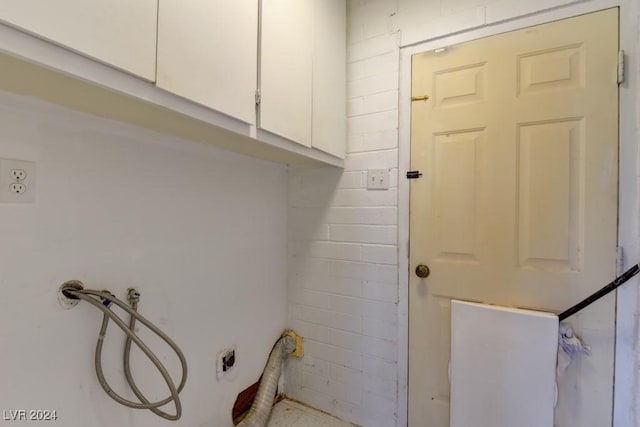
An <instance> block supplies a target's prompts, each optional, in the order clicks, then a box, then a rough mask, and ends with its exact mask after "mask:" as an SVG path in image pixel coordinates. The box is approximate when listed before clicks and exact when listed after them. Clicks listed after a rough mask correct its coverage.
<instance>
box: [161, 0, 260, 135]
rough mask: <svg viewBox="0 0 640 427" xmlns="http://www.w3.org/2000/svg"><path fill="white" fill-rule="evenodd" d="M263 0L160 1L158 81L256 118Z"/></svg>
mask: <svg viewBox="0 0 640 427" xmlns="http://www.w3.org/2000/svg"><path fill="white" fill-rule="evenodd" d="M257 46H258V0H189V1H183V0H160V3H159V16H158V80H157V83H156V84H157V86H158V87H160V88H162V89H164V90H167V91H169V92H172V93H175V94H176V95H179V96H182V97H185V98H188V99H190V100H192V101H194V102H197V103H199V104H202V105H205V106H207V107H210V108H213V109H215V110H217V111H220V112H222V113H225V114H228V115H230V116H233V117H236V118H238V119H240V120H243V121H245V122H247V123H251V124H254V123H255V91H256V85H257V66H258V65H257V55H258V53H257V49H258V47H257Z"/></svg>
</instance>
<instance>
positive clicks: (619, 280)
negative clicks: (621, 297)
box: [558, 264, 640, 322]
mask: <svg viewBox="0 0 640 427" xmlns="http://www.w3.org/2000/svg"><path fill="white" fill-rule="evenodd" d="M639 272H640V265H638V264H636V265H634V266H633V267H631V268H630V269H628V270H627V271H625V272H624V273H622V274H621V275H620V276H618V277H616V278H615V279H614V280H613V282H611V283H609V284H608V285H607V286H605V287H604V288H602V289H600V290H599V291H598V292H596V293H594V294H593V295H590V296H588V297H587V298H585V299H583V300H582V301H580V302H579V303H577V304H576V305H574V306H573V307H571V308H569V309H567V310H565V311H563V312H562V313H560V314H558V319H560V321H561V322H562V321H563V320H564V319H566V318H567V317H569V316H572V315H574V314H576V313H577V312H579V311H580V310H582V309H583V308H585V307H588V306H590V305H591V304H593V303H594V302H596V301H598V300H599V299H600V298H602V297H603V296H605V295H607V294H608V293H609V292H612V291H615V290H616V289H617V288H618V287H619V286H621V285H623V284H624V283H625V282H626V281H628V280H629V279H631V278H632V277H633V276H635V275H636V274H638V273H639Z"/></svg>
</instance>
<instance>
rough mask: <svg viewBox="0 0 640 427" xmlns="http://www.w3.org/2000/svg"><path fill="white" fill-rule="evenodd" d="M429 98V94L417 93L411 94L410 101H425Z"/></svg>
mask: <svg viewBox="0 0 640 427" xmlns="http://www.w3.org/2000/svg"><path fill="white" fill-rule="evenodd" d="M428 99H429V95H417V96H412V97H411V101H426V100H428Z"/></svg>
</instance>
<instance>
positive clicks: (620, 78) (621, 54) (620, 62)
mask: <svg viewBox="0 0 640 427" xmlns="http://www.w3.org/2000/svg"><path fill="white" fill-rule="evenodd" d="M624 56H625V55H624V50H620V51H618V84H619V85H621V84H622V83H624V77H625V75H624V71H625V70H624V66H625V58H624Z"/></svg>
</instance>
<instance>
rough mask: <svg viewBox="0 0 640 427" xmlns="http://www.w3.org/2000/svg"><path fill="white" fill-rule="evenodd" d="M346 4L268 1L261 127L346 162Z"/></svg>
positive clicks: (264, 16) (265, 3) (264, 5)
mask: <svg viewBox="0 0 640 427" xmlns="http://www.w3.org/2000/svg"><path fill="white" fill-rule="evenodd" d="M345 81H346V2H345V0H262V31H261V55H260V84H259V85H260V92H261V97H262V100H261V104H260V114H259V117H260V118H259V127H260V128H261V129H264V130H266V131H268V132H271V133H274V134H276V135H280V136H282V137H284V138H287V139H290V140H292V141H294V142H297V143H299V144H301V145H304V146H307V147H312V148H315V149H318V150H322V151H324V152H327V153H329V154H331V155H334V156H337V157H340V158H343V157H344V153H345V141H346V94H345V91H346V89H345V85H346V83H345Z"/></svg>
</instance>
